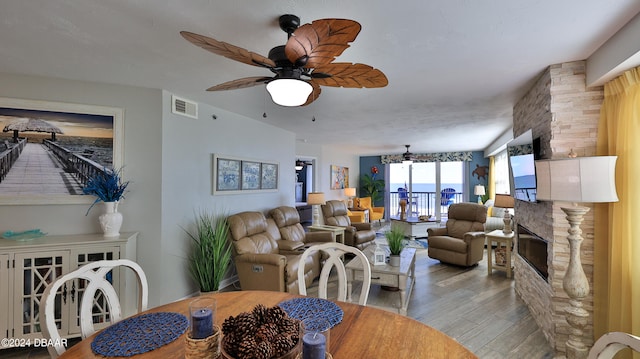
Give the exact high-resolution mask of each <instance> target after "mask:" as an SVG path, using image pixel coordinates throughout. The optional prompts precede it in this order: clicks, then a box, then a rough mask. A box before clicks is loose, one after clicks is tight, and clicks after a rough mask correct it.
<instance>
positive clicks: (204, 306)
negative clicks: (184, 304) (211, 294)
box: [185, 297, 220, 359]
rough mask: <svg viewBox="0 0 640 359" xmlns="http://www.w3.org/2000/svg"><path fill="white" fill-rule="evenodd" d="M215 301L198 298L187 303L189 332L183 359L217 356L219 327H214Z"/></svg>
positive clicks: (206, 358) (212, 357)
mask: <svg viewBox="0 0 640 359" xmlns="http://www.w3.org/2000/svg"><path fill="white" fill-rule="evenodd" d="M215 318H216V300H215V299H214V298H208V297H200V298H198V299H195V300H194V301H192V302H191V303H189V322H190V327H189V332H188V333H187V335H186V336H185V338H186V345H185V358H187V359H215V358H217V357H218V356H219V347H220V327H218V326H217V325H215V324H214V323H215Z"/></svg>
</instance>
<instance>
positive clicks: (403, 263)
mask: <svg viewBox="0 0 640 359" xmlns="http://www.w3.org/2000/svg"><path fill="white" fill-rule="evenodd" d="M374 250H375V246H368V247H367V248H365V249H364V251H363V252H364V254H365V256H367V258H369V265H370V266H371V284H378V285H383V286H388V287H396V288H398V289H399V290H398V291H399V293H400V305H399V306H398V308H397V309H398V313H400V314H402V315H407V307H408V306H409V299H410V298H411V291H412V290H413V285H414V283H415V280H416V276H415V270H416V249H415V248H408V247H405V248H404V249H403V250H402V253H401V254H400V266H398V267H392V266H390V265H389V264H384V265H377V266H374V265H373V264H371V263H373V251H374ZM345 267H346V269H347V300H348V301H351V288H352V284H351V283H352V282H353V281H354V280H357V281H361V280H362V269H361V267H360V259H358V258H354V259H352V260H351V261H349V263H347V265H346V266H345Z"/></svg>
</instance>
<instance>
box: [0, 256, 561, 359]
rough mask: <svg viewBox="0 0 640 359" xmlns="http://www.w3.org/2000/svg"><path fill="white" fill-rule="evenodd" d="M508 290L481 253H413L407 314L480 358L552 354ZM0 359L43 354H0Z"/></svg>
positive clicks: (377, 295)
mask: <svg viewBox="0 0 640 359" xmlns="http://www.w3.org/2000/svg"><path fill="white" fill-rule="evenodd" d="M513 286H514V282H513V279H508V278H506V275H505V273H504V272H500V271H494V273H493V275H491V276H488V275H487V267H486V254H485V260H483V261H482V262H480V264H478V265H477V266H474V267H470V268H462V267H456V266H450V265H446V264H441V263H440V262H439V261H437V260H433V259H431V258H429V257H428V256H427V250H424V249H422V250H418V252H417V257H416V283H415V288H414V289H413V293H412V294H411V300H410V302H409V309H408V312H407V315H408V316H410V317H412V318H415V319H416V320H419V321H421V322H423V323H425V324H427V325H429V326H431V327H433V328H436V329H438V330H440V331H442V332H444V333H446V334H447V335H449V336H450V337H452V338H454V339H456V340H457V341H459V342H460V343H462V344H463V345H464V346H466V347H467V348H469V349H470V350H471V351H472V352H474V353H475V354H476V355H477V356H478V357H479V358H483V359H484V358H487V359H494V358H496V359H497V358H523V359H524V358H526V359H536V358H553V356H554V355H553V354H554V353H553V350H552V349H551V347H550V346H549V344H548V343H547V341H546V339H545V338H544V335H543V334H542V332H541V331H540V329H538V326H537V325H536V323H535V321H534V320H533V318H532V317H531V314H530V313H529V310H528V309H527V307H526V306H525V304H524V302H523V301H522V300H520V298H518V296H517V295H516V294H515V291H514V289H513ZM399 296H400V295H399V293H398V292H389V291H385V290H382V289H381V288H380V287H379V286H375V285H373V286H372V287H371V290H370V293H369V301H368V303H367V304H368V305H371V306H375V307H381V308H383V309H388V310H392V308H394V307H396V306H397V305H398V304H397V302H399V299H398V298H399ZM425 340H428V339H426V338H425ZM0 358H7V359H9V358H11V359H24V358H48V356H47V355H46V350H45V351H44V353H43V352H42V350H35V349H34V350H31V351H27V350H22V351H12V350H3V351H0ZM336 359H339V358H336ZM353 359H356V358H353Z"/></svg>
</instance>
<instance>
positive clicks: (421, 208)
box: [389, 192, 463, 216]
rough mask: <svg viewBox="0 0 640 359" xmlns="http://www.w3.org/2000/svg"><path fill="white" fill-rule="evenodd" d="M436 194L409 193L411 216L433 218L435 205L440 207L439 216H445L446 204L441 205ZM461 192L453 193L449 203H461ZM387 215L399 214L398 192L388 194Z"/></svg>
mask: <svg viewBox="0 0 640 359" xmlns="http://www.w3.org/2000/svg"><path fill="white" fill-rule="evenodd" d="M436 194H437V192H412V193H411V199H412V200H411V202H412V204H411V212H412V213H410V214H409V215H411V216H428V215H431V216H435V215H436V203H437V205H439V206H440V214H441V215H443V216H444V215H446V214H447V212H448V209H449V205H448V204H443V203H442V202H441V200H440V199H439V198H438V196H436ZM462 201H463V200H462V192H455V193H453V197H452V198H451V202H449V204H451V203H460V202H462ZM389 202H390V204H389V215H390V216H396V215H399V214H400V204H399V203H400V198H399V195H398V192H390V193H389Z"/></svg>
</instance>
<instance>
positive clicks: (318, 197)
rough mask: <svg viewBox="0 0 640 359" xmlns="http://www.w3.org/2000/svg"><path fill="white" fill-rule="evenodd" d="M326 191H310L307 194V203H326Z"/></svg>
mask: <svg viewBox="0 0 640 359" xmlns="http://www.w3.org/2000/svg"><path fill="white" fill-rule="evenodd" d="M324 202H325V201H324V192H309V193H308V194H307V204H311V205H314V204H324Z"/></svg>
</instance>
